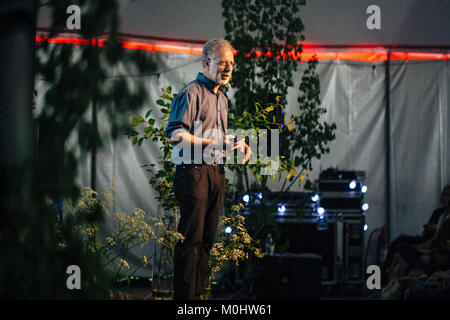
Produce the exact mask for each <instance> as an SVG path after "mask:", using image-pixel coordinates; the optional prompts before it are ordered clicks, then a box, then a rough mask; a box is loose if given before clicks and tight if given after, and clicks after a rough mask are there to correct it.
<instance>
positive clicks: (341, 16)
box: [37, 0, 450, 51]
mask: <svg viewBox="0 0 450 320" xmlns="http://www.w3.org/2000/svg"><path fill="white" fill-rule="evenodd" d="M372 4H376V5H378V6H379V7H380V10H381V29H380V30H369V29H368V28H367V27H366V20H367V18H368V17H369V15H370V14H367V13H366V9H367V7H368V6H369V5H372ZM120 5H121V6H120V10H121V17H122V25H121V32H122V33H125V34H130V35H136V36H144V37H149V36H153V37H160V38H168V39H185V40H187V42H189V41H194V42H197V43H198V42H200V43H201V42H205V41H206V40H208V39H211V38H216V37H221V36H224V35H225V31H224V27H223V25H224V18H223V17H222V6H221V0H170V1H166V0H120ZM301 17H302V20H303V22H304V24H305V26H306V31H305V36H306V42H305V43H307V44H308V43H309V44H313V45H318V46H336V47H348V46H367V45H369V46H374V45H375V46H384V47H397V48H398V47H402V48H408V47H410V48H416V49H417V48H432V49H437V50H439V49H443V50H444V51H448V50H449V49H450V32H449V31H450V19H449V17H450V1H448V0H427V1H421V0H396V1H392V0H376V1H373V0H340V1H336V0H314V1H312V0H307V4H306V6H305V7H304V8H303V9H302V11H301ZM37 25H38V27H48V26H49V15H48V9H46V8H45V7H43V8H42V9H41V10H40V12H39V16H38V23H37Z"/></svg>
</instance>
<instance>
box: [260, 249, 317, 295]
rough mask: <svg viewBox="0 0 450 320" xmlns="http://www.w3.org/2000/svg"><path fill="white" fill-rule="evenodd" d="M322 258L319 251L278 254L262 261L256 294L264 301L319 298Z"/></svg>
mask: <svg viewBox="0 0 450 320" xmlns="http://www.w3.org/2000/svg"><path fill="white" fill-rule="evenodd" d="M321 268H322V258H321V256H319V255H316V254H295V253H285V254H274V255H271V256H265V257H264V258H263V259H262V261H260V263H259V269H258V276H257V278H256V283H255V294H256V297H257V299H260V300H268V299H271V300H318V299H320V297H321V291H322V287H321Z"/></svg>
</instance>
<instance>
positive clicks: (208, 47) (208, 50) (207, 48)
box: [202, 38, 234, 66]
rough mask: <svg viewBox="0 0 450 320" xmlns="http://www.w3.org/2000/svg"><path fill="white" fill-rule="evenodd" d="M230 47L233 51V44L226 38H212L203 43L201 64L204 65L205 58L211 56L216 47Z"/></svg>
mask: <svg viewBox="0 0 450 320" xmlns="http://www.w3.org/2000/svg"><path fill="white" fill-rule="evenodd" d="M223 47H225V48H230V49H231V50H232V51H234V48H233V46H232V45H231V43H230V42H229V41H228V40H225V39H222V38H219V39H212V40H209V41H208V42H206V43H205V45H204V46H203V53H202V64H203V66H205V59H207V58H212V57H213V55H214V53H216V51H217V49H219V48H223Z"/></svg>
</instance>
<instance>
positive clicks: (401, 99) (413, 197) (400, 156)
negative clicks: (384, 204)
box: [391, 61, 450, 235]
mask: <svg viewBox="0 0 450 320" xmlns="http://www.w3.org/2000/svg"><path fill="white" fill-rule="evenodd" d="M449 70H450V67H449V64H448V62H445V61H433V62H427V63H425V62H411V61H409V62H402V63H394V64H393V66H392V82H391V84H392V85H391V120H392V121H391V141H392V143H391V150H392V158H391V164H392V168H391V183H392V209H391V210H392V212H391V228H392V232H391V234H392V235H398V234H402V233H406V234H417V233H420V231H421V226H422V225H423V224H424V223H425V222H426V221H427V219H428V218H429V217H430V216H431V213H432V211H433V210H434V209H436V208H437V207H438V206H439V205H440V203H439V195H440V192H441V190H442V188H443V186H444V185H446V184H449V183H450V174H449V171H448V170H449V167H448V162H449V160H450V158H449V155H448V144H449V142H450V140H449V131H448V122H449V109H450V108H449V107H450V105H449V102H448V97H447V96H448V92H449V87H448V75H449Z"/></svg>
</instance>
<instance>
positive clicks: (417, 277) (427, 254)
mask: <svg viewBox="0 0 450 320" xmlns="http://www.w3.org/2000/svg"><path fill="white" fill-rule="evenodd" d="M393 263H394V264H395V266H394V268H393V271H392V277H391V280H390V282H389V284H388V286H387V287H385V288H384V289H383V291H382V297H383V299H399V298H401V296H402V292H403V289H404V288H406V287H410V286H413V285H414V284H416V283H417V282H421V281H423V280H425V279H426V278H427V274H436V272H438V271H441V270H449V269H450V210H449V211H448V212H446V214H445V215H443V216H442V217H441V219H440V221H439V223H438V230H437V232H436V236H435V237H433V238H432V239H431V240H429V241H426V242H425V243H422V244H420V245H417V246H414V248H413V247H411V246H406V245H405V244H404V245H401V246H399V252H398V253H396V254H395V255H394V258H393ZM408 270H411V271H410V273H409V274H408V276H407V277H403V276H404V275H405V274H406V272H407V271H408Z"/></svg>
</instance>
